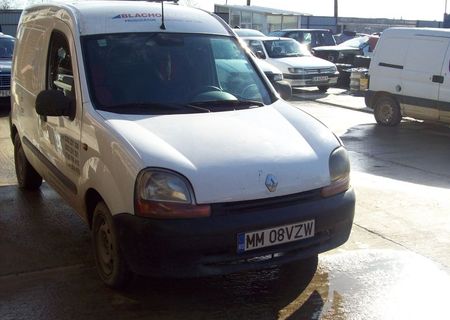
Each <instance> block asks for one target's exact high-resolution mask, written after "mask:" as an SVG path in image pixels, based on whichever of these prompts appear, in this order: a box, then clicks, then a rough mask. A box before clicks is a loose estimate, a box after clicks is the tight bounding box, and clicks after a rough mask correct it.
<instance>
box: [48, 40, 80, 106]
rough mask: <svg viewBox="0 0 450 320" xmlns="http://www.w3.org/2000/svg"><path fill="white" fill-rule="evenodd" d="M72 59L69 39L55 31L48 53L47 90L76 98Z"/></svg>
mask: <svg viewBox="0 0 450 320" xmlns="http://www.w3.org/2000/svg"><path fill="white" fill-rule="evenodd" d="M71 59H72V57H71V54H70V50H69V43H68V41H67V38H66V37H65V36H64V34H62V33H61V32H58V31H54V32H53V34H52V36H51V39H50V46H49V51H48V70H47V88H48V89H54V90H59V91H62V92H63V93H64V95H65V96H68V97H71V98H75V88H74V80H73V70H72V60H71Z"/></svg>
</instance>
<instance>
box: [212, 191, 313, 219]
mask: <svg viewBox="0 0 450 320" xmlns="http://www.w3.org/2000/svg"><path fill="white" fill-rule="evenodd" d="M319 198H320V189H314V190H310V191H305V192H301V193H296V194H291V195H287V196H281V197H273V198H264V199H258V200H250V201H236V202H224V203H214V204H212V205H211V207H212V213H213V215H228V214H236V213H247V212H258V211H259V210H261V209H268V208H282V207H287V206H291V205H294V204H297V203H304V202H307V201H311V200H315V199H319Z"/></svg>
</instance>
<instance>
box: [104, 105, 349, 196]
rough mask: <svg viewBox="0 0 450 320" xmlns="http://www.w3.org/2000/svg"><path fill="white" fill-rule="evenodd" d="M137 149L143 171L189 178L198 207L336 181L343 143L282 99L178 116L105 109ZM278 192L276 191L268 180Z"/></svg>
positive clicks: (117, 127) (106, 113)
mask: <svg viewBox="0 0 450 320" xmlns="http://www.w3.org/2000/svg"><path fill="white" fill-rule="evenodd" d="M99 113H100V114H101V115H102V116H103V117H104V118H105V119H106V121H107V123H109V125H110V126H111V127H112V128H113V130H115V131H116V132H117V133H118V134H119V135H121V136H122V137H124V139H126V140H127V141H128V143H129V144H130V146H131V148H132V149H134V150H135V152H136V154H135V156H136V157H137V160H138V161H139V162H140V163H141V165H142V169H144V168H147V167H159V168H166V169H170V170H173V171H176V172H178V173H180V174H182V175H184V176H185V177H186V178H187V179H188V180H189V181H190V182H191V184H192V186H193V189H194V193H195V198H196V202H197V203H199V204H200V203H218V202H231V201H243V200H252V199H260V198H267V197H275V196H282V195H287V194H293V193H298V192H302V191H307V190H312V189H317V188H320V187H323V186H326V185H328V184H329V183H330V176H329V167H328V161H329V155H330V153H331V152H332V151H333V150H334V149H335V148H337V147H338V146H339V145H340V143H339V142H338V140H337V138H336V137H335V136H334V135H333V134H332V132H331V131H330V130H329V129H328V128H326V127H325V126H324V125H323V124H322V123H320V122H318V121H317V120H315V119H314V118H312V117H311V116H309V115H308V114H306V113H305V112H303V111H301V110H299V109H297V108H295V107H292V106H290V105H288V104H286V103H285V102H283V101H281V100H278V101H277V102H276V103H275V104H273V105H272V106H265V107H260V108H254V109H246V110H239V111H228V112H211V113H196V114H179V115H152V116H148V115H145V116H144V115H123V114H115V113H109V112H105V111H99ZM269 174H271V175H273V176H275V177H276V179H277V181H278V187H277V189H276V191H275V192H270V191H269V190H268V187H266V179H267V176H268V175H269Z"/></svg>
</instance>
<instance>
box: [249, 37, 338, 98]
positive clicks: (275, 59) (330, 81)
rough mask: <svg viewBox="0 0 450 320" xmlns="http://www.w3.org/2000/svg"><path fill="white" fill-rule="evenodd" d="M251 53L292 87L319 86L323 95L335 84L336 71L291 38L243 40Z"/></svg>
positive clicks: (329, 64)
mask: <svg viewBox="0 0 450 320" xmlns="http://www.w3.org/2000/svg"><path fill="white" fill-rule="evenodd" d="M243 39H244V41H245V42H246V43H247V45H248V47H249V48H250V50H252V51H253V52H254V53H255V54H256V56H257V57H259V58H260V59H264V60H265V61H267V62H269V63H270V64H272V65H274V66H275V67H277V68H278V69H280V70H281V71H282V72H283V76H284V79H285V80H287V81H288V82H289V83H290V84H291V86H292V87H316V86H317V87H318V88H319V90H320V91H322V92H326V91H327V90H328V88H329V87H331V86H333V85H335V84H336V83H337V79H338V75H339V72H338V71H337V69H336V66H335V65H334V64H333V63H330V62H329V61H326V60H324V59H319V58H317V57H314V56H312V55H311V53H310V52H309V50H308V49H307V48H306V47H305V46H303V45H301V44H300V43H298V42H297V41H295V40H294V39H291V38H278V37H265V38H262V37H245V38H243Z"/></svg>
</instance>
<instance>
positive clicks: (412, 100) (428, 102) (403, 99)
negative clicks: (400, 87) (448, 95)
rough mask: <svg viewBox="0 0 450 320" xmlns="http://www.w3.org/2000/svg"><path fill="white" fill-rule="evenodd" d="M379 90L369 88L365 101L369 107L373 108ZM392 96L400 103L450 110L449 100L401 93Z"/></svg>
mask: <svg viewBox="0 0 450 320" xmlns="http://www.w3.org/2000/svg"><path fill="white" fill-rule="evenodd" d="M376 94H377V92H376V91H372V90H368V91H367V92H366V94H365V102H366V105H367V106H368V107H369V108H372V109H373V103H374V98H375V96H376ZM390 95H391V96H392V97H394V98H395V99H396V100H397V101H398V102H399V103H401V104H409V105H412V106H418V107H422V108H430V109H436V110H444V111H447V112H448V111H450V102H447V101H439V100H433V99H424V98H418V97H411V96H403V95H401V94H393V93H390Z"/></svg>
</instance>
